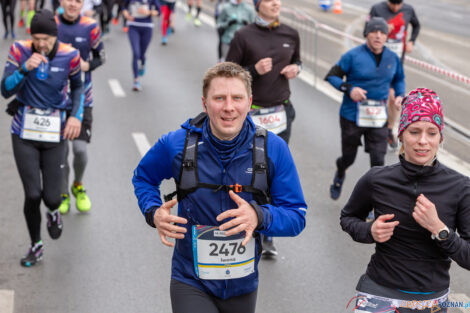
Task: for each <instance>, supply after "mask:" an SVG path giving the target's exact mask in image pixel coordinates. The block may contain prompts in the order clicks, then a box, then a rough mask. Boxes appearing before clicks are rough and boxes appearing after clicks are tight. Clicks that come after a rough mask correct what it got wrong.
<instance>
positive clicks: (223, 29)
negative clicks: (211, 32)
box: [217, 27, 225, 37]
mask: <svg viewBox="0 0 470 313" xmlns="http://www.w3.org/2000/svg"><path fill="white" fill-rule="evenodd" d="M217 33H218V34H219V36H220V37H222V36H223V35H224V33H225V28H224V27H219V28H217Z"/></svg>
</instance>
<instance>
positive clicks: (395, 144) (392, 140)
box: [387, 128, 398, 149]
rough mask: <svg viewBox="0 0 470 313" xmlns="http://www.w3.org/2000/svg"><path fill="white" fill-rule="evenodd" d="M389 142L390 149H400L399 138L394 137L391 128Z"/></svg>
mask: <svg viewBox="0 0 470 313" xmlns="http://www.w3.org/2000/svg"><path fill="white" fill-rule="evenodd" d="M387 141H388V145H389V146H390V148H392V149H396V148H397V147H398V142H397V138H395V136H394V135H393V130H391V129H390V128H389V129H388V137H387Z"/></svg>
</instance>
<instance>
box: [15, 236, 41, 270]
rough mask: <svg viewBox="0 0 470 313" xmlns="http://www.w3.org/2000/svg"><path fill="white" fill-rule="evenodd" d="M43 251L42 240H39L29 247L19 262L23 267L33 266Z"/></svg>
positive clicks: (39, 259)
mask: <svg viewBox="0 0 470 313" xmlns="http://www.w3.org/2000/svg"><path fill="white" fill-rule="evenodd" d="M43 253H44V246H43V245H42V240H40V241H38V242H36V243H35V244H34V245H33V246H32V247H30V248H29V250H28V253H26V255H25V256H24V257H22V258H21V261H20V263H21V265H23V266H25V267H30V266H33V265H34V264H36V263H38V262H39V261H41V260H42V255H43Z"/></svg>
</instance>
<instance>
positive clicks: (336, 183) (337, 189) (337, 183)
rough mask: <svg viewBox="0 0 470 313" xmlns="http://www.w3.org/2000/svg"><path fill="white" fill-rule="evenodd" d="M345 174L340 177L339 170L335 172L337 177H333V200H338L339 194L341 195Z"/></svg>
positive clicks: (331, 193)
mask: <svg viewBox="0 0 470 313" xmlns="http://www.w3.org/2000/svg"><path fill="white" fill-rule="evenodd" d="M345 177H346V175H344V176H343V177H342V178H339V176H338V172H336V173H335V177H334V178H333V185H331V186H330V197H331V199H333V200H338V198H339V196H340V195H341V189H342V188H343V183H344V178H345Z"/></svg>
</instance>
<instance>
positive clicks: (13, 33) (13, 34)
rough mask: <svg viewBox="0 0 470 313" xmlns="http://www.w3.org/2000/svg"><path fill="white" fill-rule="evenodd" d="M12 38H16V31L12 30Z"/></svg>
mask: <svg viewBox="0 0 470 313" xmlns="http://www.w3.org/2000/svg"><path fill="white" fill-rule="evenodd" d="M11 38H12V39H15V38H16V34H15V32H14V31H13V30H12V31H11Z"/></svg>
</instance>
